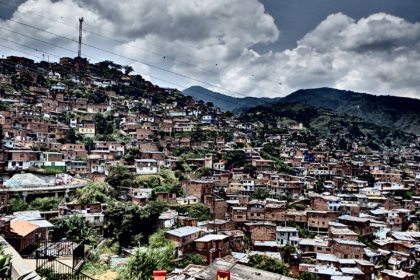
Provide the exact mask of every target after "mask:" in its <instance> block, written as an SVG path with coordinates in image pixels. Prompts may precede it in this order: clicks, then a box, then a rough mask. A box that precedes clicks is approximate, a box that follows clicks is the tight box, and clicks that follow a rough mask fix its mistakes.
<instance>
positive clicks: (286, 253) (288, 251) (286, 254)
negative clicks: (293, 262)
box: [280, 244, 296, 263]
mask: <svg viewBox="0 0 420 280" xmlns="http://www.w3.org/2000/svg"><path fill="white" fill-rule="evenodd" d="M295 253H296V248H295V247H293V246H291V245H289V244H287V245H285V246H283V247H281V248H280V254H281V258H282V259H283V260H284V261H285V262H286V263H290V259H291V257H292V255H293V254H295Z"/></svg>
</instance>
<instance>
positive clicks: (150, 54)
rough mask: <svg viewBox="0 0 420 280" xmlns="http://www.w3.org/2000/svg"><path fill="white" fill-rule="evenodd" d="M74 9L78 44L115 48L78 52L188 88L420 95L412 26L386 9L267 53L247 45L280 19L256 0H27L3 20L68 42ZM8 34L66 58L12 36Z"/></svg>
mask: <svg viewBox="0 0 420 280" xmlns="http://www.w3.org/2000/svg"><path fill="white" fill-rule="evenodd" d="M40 14H44V15H48V17H47V16H45V17H42V16H40ZM80 16H83V17H84V18H85V22H84V27H85V31H84V38H83V39H84V41H85V42H88V43H89V44H93V45H95V46H99V47H101V48H103V49H108V50H111V51H113V52H115V53H118V54H119V55H117V56H113V55H110V54H109V53H103V52H100V51H98V50H95V49H90V48H89V47H86V46H83V53H84V54H85V55H87V56H90V57H92V58H98V59H111V60H116V61H118V62H119V63H122V64H131V65H133V66H134V68H135V70H136V72H138V73H141V74H144V75H147V77H148V79H151V80H153V81H154V82H158V83H159V81H160V80H166V81H170V82H172V83H173V84H174V85H175V86H177V87H187V86H190V85H195V84H200V81H204V82H205V83H202V84H201V85H203V86H205V87H208V88H210V89H212V90H215V91H220V92H223V93H226V94H230V95H253V96H283V95H286V94H289V93H290V92H292V91H294V90H297V89H300V88H311V87H322V86H328V87H335V88H341V89H348V90H355V91H362V92H370V93H377V94H393V95H400V96H412V97H420V80H419V79H418V77H420V23H410V22H408V21H406V20H404V19H402V18H399V17H396V16H393V15H389V14H385V13H377V14H372V15H370V16H368V17H365V18H361V19H359V20H355V19H353V18H351V17H349V16H347V15H344V14H342V13H336V14H331V15H329V16H328V17H327V18H325V19H324V20H323V21H322V22H320V23H319V24H318V25H317V26H315V28H314V29H313V30H312V31H310V32H308V33H307V34H306V35H305V36H303V37H302V38H301V39H300V40H299V41H298V42H297V46H296V47H295V48H293V49H287V50H272V51H270V52H267V53H259V52H258V51H257V50H256V47H255V46H256V45H258V44H270V43H273V42H275V41H276V40H277V39H278V38H279V36H280V34H281V32H280V31H281V26H276V24H275V22H274V19H273V17H272V16H270V15H269V13H268V12H267V11H266V10H265V8H264V6H263V5H262V4H261V3H260V2H259V1H257V0H247V1H243V0H232V1H224V0H212V1H193V0H179V1H171V0H155V1H137V0H127V1H111V0H101V1H99V0H92V1H82V0H59V1H52V0H37V1H36V0H28V1H26V2H25V3H23V4H21V5H20V6H19V8H18V10H17V11H16V12H15V13H14V14H13V16H12V19H13V20H17V21H22V22H26V23H29V24H33V25H36V26H37V27H40V28H42V29H44V30H48V31H50V32H54V33H58V34H62V35H64V36H66V37H71V38H74V39H77V24H78V22H77V18H78V17H80ZM57 21H58V22H66V23H69V22H74V26H73V27H69V26H68V25H63V24H61V23H58V22H57ZM1 25H2V26H6V27H7V28H10V29H13V30H16V31H19V32H22V33H25V34H28V33H29V34H31V35H32V36H35V37H37V38H40V39H43V40H46V41H50V42H54V43H55V44H58V45H62V46H66V47H67V48H70V49H74V50H75V51H74V54H75V53H76V49H77V46H76V44H75V43H70V42H69V41H67V40H65V39H62V38H59V37H55V36H52V35H51V34H47V33H45V32H40V31H34V30H31V29H28V27H25V26H22V25H19V24H17V23H13V22H11V21H4V22H1ZM95 33H101V34H106V35H107V36H108V37H112V38H114V39H116V40H110V39H109V38H107V37H101V36H97V35H95ZM11 37H12V38H14V40H18V41H19V42H21V43H25V44H31V45H32V46H36V47H37V48H39V49H42V50H44V51H47V50H48V51H51V52H53V53H57V54H60V55H64V54H65V55H71V53H69V52H68V51H64V50H60V49H59V48H55V47H53V46H48V45H45V44H42V43H39V42H34V41H33V40H31V39H29V38H25V37H22V36H19V35H16V34H14V35H13V36H11ZM74 54H73V55H74ZM124 57H129V58H134V59H133V60H132V59H124ZM142 62H143V63H142ZM151 65H153V66H157V67H158V68H162V69H167V70H169V71H171V72H176V73H180V74H182V75H181V76H180V75H174V74H171V73H168V72H167V71H162V70H159V69H157V68H155V67H151ZM185 76H189V77H192V79H189V78H186V77H185ZM159 79H160V80H159ZM169 84H170V83H169Z"/></svg>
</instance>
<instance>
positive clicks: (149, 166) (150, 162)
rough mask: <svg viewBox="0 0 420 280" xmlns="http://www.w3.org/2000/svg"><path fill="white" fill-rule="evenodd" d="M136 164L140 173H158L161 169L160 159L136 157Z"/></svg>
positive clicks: (137, 172) (137, 171)
mask: <svg viewBox="0 0 420 280" xmlns="http://www.w3.org/2000/svg"><path fill="white" fill-rule="evenodd" d="M135 166H136V174H139V175H150V174H157V173H158V172H159V171H160V168H159V165H158V161H157V160H154V159H136V160H135Z"/></svg>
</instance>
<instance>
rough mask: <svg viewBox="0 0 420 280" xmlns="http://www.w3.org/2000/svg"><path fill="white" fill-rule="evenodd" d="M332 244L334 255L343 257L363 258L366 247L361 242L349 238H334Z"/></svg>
mask: <svg viewBox="0 0 420 280" xmlns="http://www.w3.org/2000/svg"><path fill="white" fill-rule="evenodd" d="M330 245H331V248H332V251H333V252H334V255H335V256H336V257H338V258H342V259H362V258H363V254H364V248H365V247H366V245H365V244H363V243H361V242H358V241H355V240H348V239H333V240H331V244H330Z"/></svg>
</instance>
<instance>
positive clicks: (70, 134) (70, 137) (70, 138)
mask: <svg viewBox="0 0 420 280" xmlns="http://www.w3.org/2000/svg"><path fill="white" fill-rule="evenodd" d="M78 140H79V137H78V136H77V134H76V131H75V130H74V128H70V129H69V130H67V131H66V135H65V136H64V138H62V139H59V142H60V143H62V144H67V143H71V144H75V143H77V141H78Z"/></svg>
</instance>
